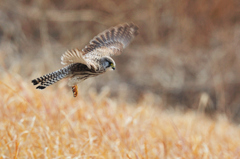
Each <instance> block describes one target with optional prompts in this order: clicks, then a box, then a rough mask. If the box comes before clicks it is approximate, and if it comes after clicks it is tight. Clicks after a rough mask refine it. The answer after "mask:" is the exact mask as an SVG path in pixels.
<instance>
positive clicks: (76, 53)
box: [61, 49, 95, 68]
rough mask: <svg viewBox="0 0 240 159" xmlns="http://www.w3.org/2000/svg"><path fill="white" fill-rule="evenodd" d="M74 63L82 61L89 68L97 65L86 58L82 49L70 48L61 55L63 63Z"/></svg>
mask: <svg viewBox="0 0 240 159" xmlns="http://www.w3.org/2000/svg"><path fill="white" fill-rule="evenodd" d="M73 63H82V64H84V65H86V66H87V67H88V68H91V66H93V67H95V65H94V64H93V63H91V61H89V60H88V59H84V57H83V53H82V51H80V50H78V49H73V50H68V51H66V52H65V53H64V54H63V55H62V57H61V64H63V65H70V64H73Z"/></svg>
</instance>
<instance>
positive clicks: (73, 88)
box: [72, 85, 78, 97]
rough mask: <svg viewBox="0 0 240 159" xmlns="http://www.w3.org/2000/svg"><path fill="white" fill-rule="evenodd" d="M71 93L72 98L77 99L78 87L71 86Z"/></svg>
mask: <svg viewBox="0 0 240 159" xmlns="http://www.w3.org/2000/svg"><path fill="white" fill-rule="evenodd" d="M72 92H73V97H77V95H78V86H77V85H74V86H72Z"/></svg>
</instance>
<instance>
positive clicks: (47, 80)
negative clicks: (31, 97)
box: [32, 67, 70, 89]
mask: <svg viewBox="0 0 240 159" xmlns="http://www.w3.org/2000/svg"><path fill="white" fill-rule="evenodd" d="M69 72H70V71H69V69H68V67H64V68H62V69H60V70H58V71H55V72H52V73H49V74H46V75H44V76H42V77H39V78H36V79H34V80H32V83H33V85H37V84H40V85H39V86H37V88H36V89H45V88H46V87H48V86H50V85H52V84H54V83H56V82H57V81H59V80H61V79H63V78H65V77H67V76H68V75H69Z"/></svg>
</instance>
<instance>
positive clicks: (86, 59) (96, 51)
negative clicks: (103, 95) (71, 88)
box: [61, 23, 138, 69]
mask: <svg viewBox="0 0 240 159" xmlns="http://www.w3.org/2000/svg"><path fill="white" fill-rule="evenodd" d="M137 34H138V27H137V26H136V25H134V24H133V23H130V24H128V23H125V24H120V25H117V26H115V27H112V28H110V29H107V30H105V31H103V32H102V33H100V34H98V35H97V36H95V37H94V38H93V39H92V40H91V41H90V43H89V45H87V46H85V48H84V49H82V51H81V50H78V49H73V50H68V51H66V52H65V53H64V54H63V55H62V57H61V63H62V64H63V65H69V64H73V63H82V64H85V65H87V66H88V68H91V67H93V68H95V69H97V66H96V59H98V58H100V57H102V56H112V55H119V54H121V53H122V50H123V49H124V48H125V47H127V46H128V44H129V43H130V42H131V41H132V39H133V38H134V37H135V36H136V35H137Z"/></svg>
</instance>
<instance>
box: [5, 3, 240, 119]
mask: <svg viewBox="0 0 240 159" xmlns="http://www.w3.org/2000/svg"><path fill="white" fill-rule="evenodd" d="M123 22H134V23H135V24H137V25H138V26H139V28H140V34H139V36H138V37H137V38H136V39H135V40H134V41H133V42H132V44H130V45H129V47H128V48H127V49H126V50H124V54H123V55H121V56H118V57H114V59H115V61H116V64H117V70H116V71H115V72H111V73H107V74H105V75H102V76H100V77H97V78H95V79H89V80H88V81H85V85H87V86H85V85H84V86H80V88H81V87H82V91H83V92H84V91H87V90H88V89H89V88H97V90H99V89H101V88H103V87H104V86H107V87H109V88H110V90H111V93H112V96H121V98H122V100H124V99H127V100H129V101H133V102H134V101H141V100H142V98H144V96H145V95H146V94H154V96H155V98H156V99H154V100H155V101H156V104H159V105H164V106H166V107H168V106H174V107H177V108H180V109H188V108H195V109H199V110H201V111H205V112H206V113H209V114H212V113H213V112H215V111H216V110H217V111H219V112H222V113H226V114H227V116H228V117H230V118H232V119H234V120H235V121H240V119H239V116H240V93H239V92H240V54H239V53H240V52H239V50H240V45H239V44H240V2H239V1H238V0H211V1H209V0H178V1H173V0H169V1H164V0H158V1H157V0H151V1H140V0H132V1H126V0H121V1H120V0H119V1H110V0H80V1H68V0H43V1H40V0H20V1H16V0H8V1H0V70H1V71H9V72H16V73H19V74H20V75H21V76H22V77H23V78H25V79H26V80H29V81H30V79H32V78H35V77H37V76H40V75H42V74H46V73H48V72H51V71H54V70H56V69H59V68H60V67H61V65H60V56H61V54H62V53H64V51H66V50H67V49H71V48H76V47H77V48H82V47H84V46H85V45H86V44H87V43H88V42H89V40H90V39H91V38H92V37H94V36H95V35H96V34H98V33H99V32H101V31H103V30H105V29H107V28H109V27H111V26H114V25H117V24H119V23H123ZM29 84H31V83H30V82H29ZM58 85H59V83H58V84H55V87H57V86H58Z"/></svg>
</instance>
